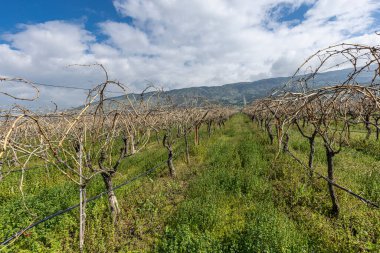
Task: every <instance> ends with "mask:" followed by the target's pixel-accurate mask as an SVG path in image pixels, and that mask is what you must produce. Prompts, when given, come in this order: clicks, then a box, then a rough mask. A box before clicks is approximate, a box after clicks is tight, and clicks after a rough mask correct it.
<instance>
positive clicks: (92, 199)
mask: <svg viewBox="0 0 380 253" xmlns="http://www.w3.org/2000/svg"><path fill="white" fill-rule="evenodd" d="M165 163H167V161H164V162H161V163H159V164H157V165H156V166H155V167H153V168H151V169H149V170H147V171H145V172H143V173H140V174H139V175H137V176H135V177H133V178H132V179H129V180H127V181H125V182H124V183H122V184H119V185H117V186H115V187H113V188H112V189H111V190H109V191H104V192H101V193H100V194H98V195H96V196H94V197H91V198H89V199H86V203H88V202H91V201H94V200H96V199H99V198H100V197H102V196H103V195H104V194H107V193H109V192H110V191H113V190H116V189H119V188H121V187H123V186H125V185H127V184H130V183H132V182H134V181H136V180H137V179H139V178H141V177H144V176H147V175H149V174H151V173H153V172H154V171H156V170H157V169H158V168H160V167H161V166H162V165H163V164H165ZM79 205H80V204H76V205H74V206H70V207H68V208H66V209H63V210H60V211H58V212H55V213H53V214H51V215H49V216H46V217H45V218H43V219H41V220H39V221H37V222H35V223H33V224H31V225H29V226H27V227H26V228H24V229H21V230H19V231H18V232H17V233H15V234H14V235H12V236H11V237H9V238H8V239H6V240H5V241H3V242H2V243H1V244H0V245H1V246H6V245H7V244H9V243H10V242H11V241H12V240H14V239H16V238H17V237H19V236H20V235H22V234H23V233H24V232H26V231H28V230H30V229H32V228H33V227H35V226H37V225H39V224H41V223H43V222H45V221H47V220H50V219H52V218H54V217H56V216H59V215H61V214H64V213H67V212H69V211H71V210H73V209H75V208H78V207H79Z"/></svg>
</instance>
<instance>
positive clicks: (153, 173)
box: [0, 44, 380, 252]
mask: <svg viewBox="0 0 380 253" xmlns="http://www.w3.org/2000/svg"><path fill="white" fill-rule="evenodd" d="M379 52H380V48H378V47H369V46H366V45H358V44H340V45H335V46H332V47H329V48H326V49H323V50H320V51H318V52H317V53H316V54H314V55H312V56H311V57H310V58H308V59H307V60H306V61H305V63H304V64H303V65H302V66H300V68H299V69H298V70H297V72H296V73H295V74H294V76H293V77H292V78H291V79H290V80H289V81H288V82H287V83H286V84H285V85H284V86H283V87H279V88H278V89H276V90H273V92H272V94H270V96H268V97H265V98H262V99H259V100H255V101H254V102H253V103H252V104H250V105H247V106H245V107H244V108H242V109H240V108H236V107H222V106H218V105H214V104H211V103H207V101H199V100H197V98H188V99H187V101H186V103H183V104H174V103H173V102H172V99H171V98H170V97H166V96H165V93H164V92H162V91H161V90H159V89H157V88H155V87H153V86H150V87H148V88H147V89H146V90H144V92H142V93H141V95H140V96H134V97H131V96H128V94H127V88H126V87H125V86H124V85H123V84H121V83H119V82H117V81H114V80H111V79H110V78H109V76H108V73H107V71H106V69H105V68H104V66H103V65H100V64H95V65H91V66H83V67H86V68H87V67H91V68H99V69H100V70H101V71H102V72H103V73H104V81H103V82H102V83H101V84H99V85H98V86H96V87H94V88H93V89H92V90H91V91H90V92H89V94H88V97H87V100H86V101H84V103H83V104H84V105H83V106H82V107H80V108H76V109H72V110H65V111H62V110H59V108H56V109H55V110H54V111H50V112H43V113H42V112H37V111H33V110H32V109H30V108H25V107H23V106H21V105H14V106H12V107H10V108H8V109H7V110H5V109H3V110H2V111H0V189H1V191H0V202H1V206H0V210H1V211H0V221H1V222H0V240H1V241H2V242H1V248H0V251H1V252H78V251H79V252H129V251H134V250H135V251H139V250H140V251H157V252H378V251H380V215H379V205H380V156H379V154H380V140H379V136H380V125H379V124H380V122H379V120H380V86H379V85H380V83H379V81H380V79H379V75H380V67H379V66H380V54H379ZM339 68H350V69H351V72H350V73H349V75H348V76H347V79H346V80H345V81H343V82H339V83H334V82H332V83H323V82H321V81H317V77H318V74H319V73H321V72H324V71H328V70H331V69H339ZM364 74H365V75H371V76H372V81H371V82H370V83H361V81H360V80H361V76H362V75H364ZM0 81H1V84H9V83H12V84H14V85H18V84H20V85H26V86H29V87H30V88H31V89H32V90H33V92H32V93H31V94H32V95H31V96H30V97H20V96H18V95H17V94H13V93H10V92H8V91H2V90H0V94H1V95H2V96H7V97H12V98H14V99H15V101H20V100H30V101H32V102H33V101H35V100H36V99H37V98H38V96H39V92H40V91H39V89H38V85H37V84H36V83H33V82H31V81H28V80H24V79H22V78H9V77H4V78H1V79H0ZM115 90H116V91H117V92H121V93H125V99H124V100H115V99H112V97H111V96H110V94H112V92H110V91H113V92H114V91H115ZM148 91H149V92H148Z"/></svg>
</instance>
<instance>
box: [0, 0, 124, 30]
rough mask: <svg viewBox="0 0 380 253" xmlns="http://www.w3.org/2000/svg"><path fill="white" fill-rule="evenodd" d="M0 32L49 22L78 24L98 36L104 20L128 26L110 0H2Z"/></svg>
mask: <svg viewBox="0 0 380 253" xmlns="http://www.w3.org/2000/svg"><path fill="white" fill-rule="evenodd" d="M1 10H2V18H1V21H0V33H9V32H14V31H17V26H18V25H19V24H37V23H43V22H46V21H52V20H66V21H70V22H74V23H79V24H82V25H84V26H85V28H86V29H88V30H90V31H92V32H94V33H98V31H99V28H98V27H97V24H98V23H100V22H103V21H105V20H113V21H118V22H128V23H131V19H130V18H128V17H122V16H121V15H120V14H118V13H117V11H116V9H115V7H114V5H113V2H112V0H65V1H58V0H4V1H2V6H1Z"/></svg>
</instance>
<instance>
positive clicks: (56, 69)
mask: <svg viewBox="0 0 380 253" xmlns="http://www.w3.org/2000/svg"><path fill="white" fill-rule="evenodd" d="M1 10H2V18H1V20H0V76H14V77H23V78H25V79H28V80H32V81H35V82H41V83H49V84H67V85H70V86H76V87H80V88H85V89H87V88H90V87H92V86H93V85H95V84H96V83H98V82H99V81H101V80H102V78H103V76H102V74H101V72H99V70H98V69H85V68H78V67H68V66H71V65H72V64H92V63H101V64H103V65H104V66H105V67H106V69H107V70H108V72H109V75H110V77H111V78H112V79H115V80H119V81H120V82H122V83H124V84H125V85H126V86H127V87H128V88H129V90H130V91H134V92H138V91H141V90H143V89H144V88H145V86H146V85H147V83H154V84H156V85H158V86H161V87H164V88H165V89H173V88H182V87H190V86H202V85H209V86H212V85H221V84H224V83H233V82H241V81H254V80H258V79H262V78H268V77H275V76H287V75H292V74H293V73H294V71H295V70H296V69H297V67H298V66H299V65H300V64H301V63H302V62H303V61H304V60H305V59H306V58H307V57H308V56H309V55H310V54H312V53H314V52H315V51H317V50H319V49H321V48H324V47H327V46H329V45H333V44H336V43H342V42H356V43H365V44H370V45H378V44H380V43H379V41H380V40H379V36H378V35H376V34H375V31H378V30H380V12H379V10H380V1H378V0H361V1H352V0H334V1H330V0H255V1H252V0H207V1H205V0H186V1H184V0H112V1H111V0H92V1H91V0H76V1H74V0H66V1H53V0H44V1H43V0H14V1H9V0H4V1H2V9H1ZM4 87H5V88H4ZM1 89H7V91H11V92H12V91H13V92H16V93H18V94H26V95H27V94H28V90H26V89H25V88H24V87H18V86H15V85H8V86H1V87H0V92H1V91H2V90H1ZM67 96H70V97H71V98H72V99H71V100H70V101H68V100H67V99H66V97H67ZM83 97H84V93H83V92H82V93H80V92H78V91H70V90H64V89H57V88H47V87H46V88H43V87H42V88H41V97H40V100H39V103H40V104H44V103H46V102H47V101H51V100H54V101H56V102H57V103H58V104H59V105H62V106H68V105H75V103H77V104H80V103H81V101H82V100H83ZM0 99H1V101H2V102H3V101H5V102H3V103H13V102H14V101H12V100H11V99H9V98H2V97H1V98H0ZM49 103H50V102H49ZM0 106H1V105H0Z"/></svg>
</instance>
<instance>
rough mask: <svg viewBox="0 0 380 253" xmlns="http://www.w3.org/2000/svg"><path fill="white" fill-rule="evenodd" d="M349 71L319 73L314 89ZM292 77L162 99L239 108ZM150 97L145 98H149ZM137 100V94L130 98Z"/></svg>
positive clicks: (364, 79) (205, 88)
mask: <svg viewBox="0 0 380 253" xmlns="http://www.w3.org/2000/svg"><path fill="white" fill-rule="evenodd" d="M351 71H352V70H351V69H343V70H337V71H329V72H325V73H320V74H318V75H317V76H316V78H315V80H314V85H315V86H318V87H320V86H326V85H332V84H337V83H339V82H342V81H344V80H346V78H347V76H348V74H349V73H350V72H351ZM290 78H291V77H276V78H268V79H261V80H257V81H253V82H239V83H230V84H224V85H221V86H200V87H190V88H183V89H173V90H170V91H166V92H165V95H166V96H168V97H170V98H171V99H172V101H173V102H174V103H175V104H183V103H184V102H185V101H188V100H189V99H194V98H196V99H197V101H198V103H199V102H203V101H207V102H210V103H216V104H221V105H237V106H241V105H243V104H244V99H245V100H246V103H250V102H252V101H254V100H255V99H258V98H261V97H264V96H267V95H268V94H270V92H271V91H272V90H273V89H276V88H279V87H281V86H283V85H284V84H286V83H287V82H288V81H289V80H290ZM371 78H372V76H371V75H370V73H367V72H366V73H362V74H361V75H360V76H358V77H357V79H356V80H357V81H358V82H362V83H367V82H369V81H371ZM149 94H150V93H147V94H146V95H147V96H149ZM132 95H134V96H139V94H132ZM124 98H125V96H120V97H115V98H113V99H116V100H122V99H124Z"/></svg>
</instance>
